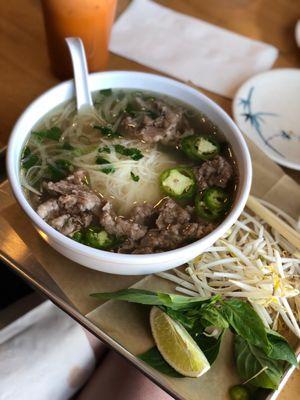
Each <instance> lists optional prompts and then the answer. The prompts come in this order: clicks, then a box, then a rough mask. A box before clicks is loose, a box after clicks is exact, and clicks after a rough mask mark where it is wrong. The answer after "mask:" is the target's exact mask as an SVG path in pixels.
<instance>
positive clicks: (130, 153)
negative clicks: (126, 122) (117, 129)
mask: <svg viewBox="0 0 300 400" xmlns="http://www.w3.org/2000/svg"><path fill="white" fill-rule="evenodd" d="M114 148H115V150H116V152H117V153H119V154H121V155H123V156H127V157H130V158H131V159H132V160H134V161H138V160H140V159H141V158H143V157H144V156H143V154H142V152H141V150H139V149H137V148H135V147H130V148H126V147H125V146H123V145H122V144H115V145H114Z"/></svg>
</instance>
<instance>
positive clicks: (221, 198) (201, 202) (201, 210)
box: [195, 187, 230, 221]
mask: <svg viewBox="0 0 300 400" xmlns="http://www.w3.org/2000/svg"><path fill="white" fill-rule="evenodd" d="M229 207H230V197H229V195H228V194H227V193H226V192H225V191H224V190H223V189H221V188H218V187H212V188H208V189H206V190H205V191H204V192H203V193H201V194H198V195H197V196H196V198H195V209H196V213H197V215H198V216H199V217H201V218H204V219H206V220H208V221H215V220H218V219H219V218H221V217H222V216H223V215H224V214H225V212H226V211H227V210H228V209H229Z"/></svg>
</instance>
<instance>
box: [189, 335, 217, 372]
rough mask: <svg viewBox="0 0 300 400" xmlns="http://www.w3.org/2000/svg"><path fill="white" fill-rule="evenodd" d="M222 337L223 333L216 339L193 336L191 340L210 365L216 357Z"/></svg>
mask: <svg viewBox="0 0 300 400" xmlns="http://www.w3.org/2000/svg"><path fill="white" fill-rule="evenodd" d="M223 335H224V331H223V332H222V333H221V334H220V335H219V337H218V338H217V339H216V338H214V337H210V336H206V335H204V334H198V335H196V336H193V339H194V340H195V342H196V343H197V345H198V346H199V347H200V349H201V350H202V351H203V353H204V354H205V357H206V358H207V360H208V362H209V363H210V365H212V364H213V363H214V362H215V360H216V358H217V357H218V354H219V351H220V346H221V342H222V338H223Z"/></svg>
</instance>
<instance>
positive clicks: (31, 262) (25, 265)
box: [0, 153, 300, 400]
mask: <svg viewBox="0 0 300 400" xmlns="http://www.w3.org/2000/svg"><path fill="white" fill-rule="evenodd" d="M0 158H2V161H1V160H0V165H1V162H2V165H3V153H2V155H0ZM2 172H3V171H2ZM3 183H5V182H3ZM1 186H2V185H0V190H1ZM4 207H5V205H4ZM1 208H3V204H2V205H1ZM0 229H1V230H3V229H4V230H5V232H4V236H2V237H5V240H4V241H2V242H0V260H2V261H3V262H4V263H5V264H6V265H8V266H9V267H10V268H12V270H14V271H15V272H16V273H17V274H18V275H19V276H21V277H22V278H23V279H24V280H25V281H27V282H28V283H29V284H30V285H31V286H33V287H34V288H36V289H37V290H38V291H40V292H41V293H43V294H44V295H45V296H47V297H48V298H49V299H50V300H51V301H52V302H53V303H54V304H56V305H57V306H58V307H59V308H61V309H62V310H63V311H65V312H66V313H67V314H68V315H70V316H71V317H72V318H73V319H75V320H76V321H77V322H78V323H80V324H81V325H82V326H83V327H85V328H86V329H87V330H89V331H90V332H91V333H93V334H94V335H95V336H97V337H98V338H99V339H100V340H101V341H102V342H103V343H105V344H106V345H107V346H109V347H110V348H111V349H113V350H115V351H117V352H118V353H119V354H120V355H122V356H123V357H125V358H126V359H127V360H129V361H130V362H131V363H132V364H133V365H135V366H136V367H137V368H138V369H139V370H140V371H141V372H142V373H143V374H145V375H146V376H148V377H149V378H150V379H151V380H152V381H153V382H155V383H156V384H157V385H159V386H160V387H161V388H162V389H164V390H165V391H166V392H168V393H169V394H170V395H171V396H172V397H173V398H175V399H178V400H186V399H185V398H184V397H182V396H180V395H178V393H177V394H176V393H174V391H173V390H172V387H166V386H165V385H164V384H163V382H162V381H161V378H160V376H159V374H156V372H155V370H152V369H150V368H147V366H146V365H145V364H144V363H143V362H141V361H140V360H139V359H138V358H137V357H135V356H134V355H133V354H131V353H130V352H129V351H128V350H126V348H124V347H123V346H121V345H120V344H119V343H118V342H116V341H115V340H113V339H112V338H111V337H110V336H108V335H107V334H106V333H105V332H103V331H102V330H101V329H99V327H97V326H95V325H94V324H93V323H92V322H91V321H90V320H89V319H87V318H86V317H85V316H84V315H83V314H81V313H80V312H79V311H78V310H77V309H76V308H75V307H74V306H73V305H72V304H71V302H70V301H69V300H68V299H67V298H66V296H65V295H64V293H63V292H62V291H61V289H60V288H59V287H58V286H57V284H56V283H55V282H54V280H53V279H52V278H51V277H50V275H49V274H48V273H47V272H46V271H45V270H44V268H43V267H42V265H41V264H39V263H38V261H37V260H36V259H35V257H34V256H33V254H32V253H31V251H30V249H29V248H28V247H27V246H26V245H25V243H24V242H23V241H22V240H21V238H20V237H19V236H18V235H17V233H16V232H15V231H14V230H13V229H12V227H10V226H9V225H8V224H6V225H5V226H4V227H2V226H1V227H0ZM299 358H300V357H299ZM293 370H294V368H290V369H289V370H288V371H287V372H286V373H285V375H284V377H283V379H282V381H281V384H280V386H279V388H278V390H276V391H274V392H272V393H270V392H269V393H268V394H266V395H265V396H263V397H262V398H261V400H275V399H276V398H277V397H278V395H279V393H280V391H281V390H282V388H283V387H284V385H285V384H286V382H287V381H288V379H289V377H290V375H291V374H292V372H293ZM257 400H258V399H257Z"/></svg>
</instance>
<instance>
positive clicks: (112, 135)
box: [93, 125, 121, 139]
mask: <svg viewBox="0 0 300 400" xmlns="http://www.w3.org/2000/svg"><path fill="white" fill-rule="evenodd" d="M93 128H94V129H98V130H99V131H100V132H101V133H102V135H104V136H106V137H107V138H109V139H114V138H118V137H120V136H121V135H120V134H119V133H117V132H113V130H112V129H111V128H110V127H109V126H101V125H94V126H93Z"/></svg>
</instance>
